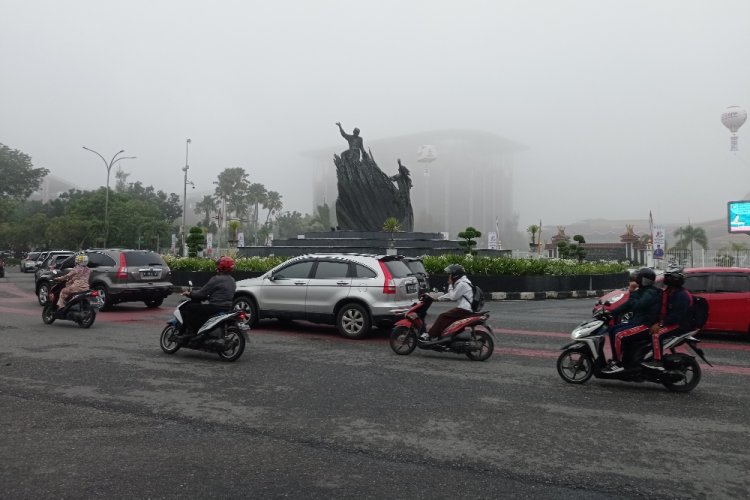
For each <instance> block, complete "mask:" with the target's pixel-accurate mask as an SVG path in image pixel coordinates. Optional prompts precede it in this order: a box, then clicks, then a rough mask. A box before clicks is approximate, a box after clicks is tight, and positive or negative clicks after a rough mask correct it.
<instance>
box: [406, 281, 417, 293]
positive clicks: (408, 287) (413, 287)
mask: <svg viewBox="0 0 750 500" xmlns="http://www.w3.org/2000/svg"><path fill="white" fill-rule="evenodd" d="M416 291H417V285H415V284H413V283H410V284H407V285H406V293H414V292H416Z"/></svg>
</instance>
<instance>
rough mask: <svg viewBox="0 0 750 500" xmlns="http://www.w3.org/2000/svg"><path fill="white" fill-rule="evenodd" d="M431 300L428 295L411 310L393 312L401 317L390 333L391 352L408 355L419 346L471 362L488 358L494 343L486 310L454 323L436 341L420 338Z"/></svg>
mask: <svg viewBox="0 0 750 500" xmlns="http://www.w3.org/2000/svg"><path fill="white" fill-rule="evenodd" d="M434 300H435V299H433V298H432V297H431V296H429V295H422V296H421V297H420V299H419V300H418V301H417V302H415V303H414V304H413V305H412V306H411V308H409V309H407V310H403V309H394V310H393V312H394V313H396V314H401V313H403V314H404V317H403V318H402V319H400V320H399V321H398V322H397V323H396V324H395V325H394V327H393V331H392V332H391V338H390V344H391V349H393V352H395V353H396V354H400V355H407V354H411V353H412V352H413V351H414V349H416V348H417V347H419V348H420V349H425V350H431V351H438V352H452V353H456V354H466V356H467V357H468V358H469V359H471V360H473V361H485V360H487V359H489V357H490V356H492V351H493V350H494V348H495V344H494V342H493V340H492V339H493V335H492V328H491V327H490V325H489V324H488V323H487V320H488V319H489V317H490V314H489V312H488V311H481V312H477V313H474V315H472V316H469V317H468V318H464V319H460V320H457V321H454V322H453V323H451V324H450V325H448V327H447V328H446V329H445V330H444V331H443V332H442V333H441V334H440V336H439V337H438V339H437V340H422V339H421V338H420V337H421V335H422V334H423V333H426V332H427V327H426V325H425V317H426V316H427V310H428V309H429V308H430V305H432V303H433V302H434Z"/></svg>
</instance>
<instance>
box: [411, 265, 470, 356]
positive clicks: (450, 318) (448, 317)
mask: <svg viewBox="0 0 750 500" xmlns="http://www.w3.org/2000/svg"><path fill="white" fill-rule="evenodd" d="M444 271H445V273H447V274H448V291H447V293H446V294H445V295H441V296H440V297H438V298H437V300H443V301H448V300H453V301H458V304H457V305H456V307H454V308H452V309H448V310H447V311H445V312H444V313H442V314H440V315H439V316H438V317H437V319H435V322H434V323H433V324H432V326H431V327H430V330H429V331H428V332H427V333H424V334H422V336H421V337H420V339H421V340H423V341H429V340H435V339H437V338H438V337H440V334H441V333H442V332H443V330H445V329H446V328H447V327H448V325H450V324H451V323H453V322H454V321H457V320H459V319H463V318H467V317H469V316H471V315H472V314H473V311H472V310H471V302H472V300H474V289H473V287H472V285H471V281H469V278H467V277H466V270H465V269H464V267H463V266H462V265H460V264H451V265H449V266H448V267H446V268H445V269H444Z"/></svg>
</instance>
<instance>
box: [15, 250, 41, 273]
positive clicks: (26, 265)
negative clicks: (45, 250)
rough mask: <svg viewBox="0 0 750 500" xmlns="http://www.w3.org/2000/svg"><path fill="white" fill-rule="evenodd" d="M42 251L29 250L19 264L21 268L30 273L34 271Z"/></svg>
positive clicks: (23, 271)
mask: <svg viewBox="0 0 750 500" xmlns="http://www.w3.org/2000/svg"><path fill="white" fill-rule="evenodd" d="M41 253H42V252H29V253H27V254H26V256H25V257H24V258H23V259H21V263H20V264H19V267H20V269H21V272H22V273H28V272H32V271H34V269H36V259H38V258H39V255H40V254H41Z"/></svg>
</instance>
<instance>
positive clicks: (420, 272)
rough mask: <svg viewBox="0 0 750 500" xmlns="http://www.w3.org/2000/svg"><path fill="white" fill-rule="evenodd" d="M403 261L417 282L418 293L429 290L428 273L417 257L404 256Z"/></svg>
mask: <svg viewBox="0 0 750 500" xmlns="http://www.w3.org/2000/svg"><path fill="white" fill-rule="evenodd" d="M404 263H405V264H406V265H407V266H408V267H409V269H410V270H411V272H412V274H414V276H415V277H416V278H417V281H418V282H419V295H422V294H423V293H428V292H429V291H430V275H429V274H428V273H427V269H425V267H424V263H422V259H420V258H419V257H404Z"/></svg>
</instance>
